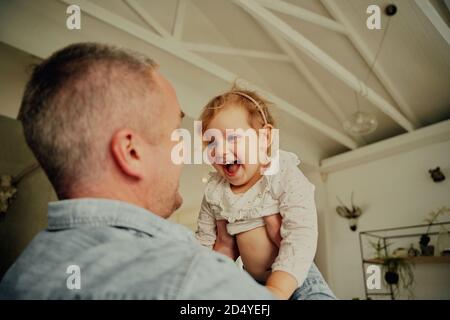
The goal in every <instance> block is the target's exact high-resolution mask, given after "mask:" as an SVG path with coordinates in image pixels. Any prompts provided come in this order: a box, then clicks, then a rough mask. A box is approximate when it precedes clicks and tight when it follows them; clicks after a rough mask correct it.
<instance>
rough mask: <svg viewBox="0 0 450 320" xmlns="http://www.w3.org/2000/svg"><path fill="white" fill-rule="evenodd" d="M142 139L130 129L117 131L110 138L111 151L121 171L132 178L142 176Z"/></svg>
mask: <svg viewBox="0 0 450 320" xmlns="http://www.w3.org/2000/svg"><path fill="white" fill-rule="evenodd" d="M143 147H144V141H143V140H142V139H141V137H140V136H139V135H138V134H136V132H134V131H133V130H130V129H121V130H119V131H117V132H116V133H115V134H114V135H113V137H112V140H111V153H112V156H113V158H114V160H115V162H116V164H117V166H118V167H119V168H120V169H121V170H122V172H123V173H124V174H125V175H127V176H129V177H131V178H134V179H142V178H143V177H144V167H143V161H142V156H143Z"/></svg>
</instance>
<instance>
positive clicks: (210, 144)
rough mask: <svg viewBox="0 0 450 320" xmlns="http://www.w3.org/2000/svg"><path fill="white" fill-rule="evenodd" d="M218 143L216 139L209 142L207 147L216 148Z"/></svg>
mask: <svg viewBox="0 0 450 320" xmlns="http://www.w3.org/2000/svg"><path fill="white" fill-rule="evenodd" d="M216 144H217V143H216V141H211V142H210V143H208V146H207V147H208V148H209V149H212V148H214V147H215V146H216Z"/></svg>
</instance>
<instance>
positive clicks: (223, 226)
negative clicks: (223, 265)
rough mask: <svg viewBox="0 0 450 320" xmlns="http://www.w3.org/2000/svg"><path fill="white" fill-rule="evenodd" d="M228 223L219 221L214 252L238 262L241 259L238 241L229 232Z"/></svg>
mask: <svg viewBox="0 0 450 320" xmlns="http://www.w3.org/2000/svg"><path fill="white" fill-rule="evenodd" d="M227 223H228V222H227V221H226V220H217V238H216V242H215V244H214V248H213V250H214V251H217V252H220V253H222V254H224V255H226V256H227V257H230V258H231V259H233V260H236V259H237V258H238V257H239V249H238V247H237V242H236V239H235V238H234V237H233V236H231V235H230V234H229V233H228V231H227Z"/></svg>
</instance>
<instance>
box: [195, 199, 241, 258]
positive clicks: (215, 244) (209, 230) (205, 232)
mask: <svg viewBox="0 0 450 320" xmlns="http://www.w3.org/2000/svg"><path fill="white" fill-rule="evenodd" d="M195 237H196V238H197V240H198V241H199V242H200V244H201V245H203V246H205V247H208V248H211V249H214V250H215V251H217V252H220V253H223V254H224V255H226V256H228V257H230V258H231V259H233V260H236V259H237V257H238V256H239V253H238V250H237V245H236V240H235V239H234V237H232V236H230V235H229V234H228V232H227V229H226V220H216V218H215V217H214V214H213V213H212V212H211V208H210V207H209V204H208V202H207V201H206V199H205V197H203V200H202V205H201V207H200V213H199V217H198V221H197V232H196V233H195Z"/></svg>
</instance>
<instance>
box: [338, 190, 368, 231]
mask: <svg viewBox="0 0 450 320" xmlns="http://www.w3.org/2000/svg"><path fill="white" fill-rule="evenodd" d="M337 199H338V201H339V202H340V204H341V205H340V206H338V207H336V212H337V213H338V215H340V216H341V217H343V218H346V219H348V220H349V221H348V222H349V225H350V230H352V231H356V229H357V228H358V218H359V217H360V216H361V215H362V210H361V208H360V207H357V206H355V205H354V204H353V192H352V195H351V203H350V204H351V207H347V206H346V205H345V204H344V203H343V202H342V201H341V199H339V198H338V197H337Z"/></svg>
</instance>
